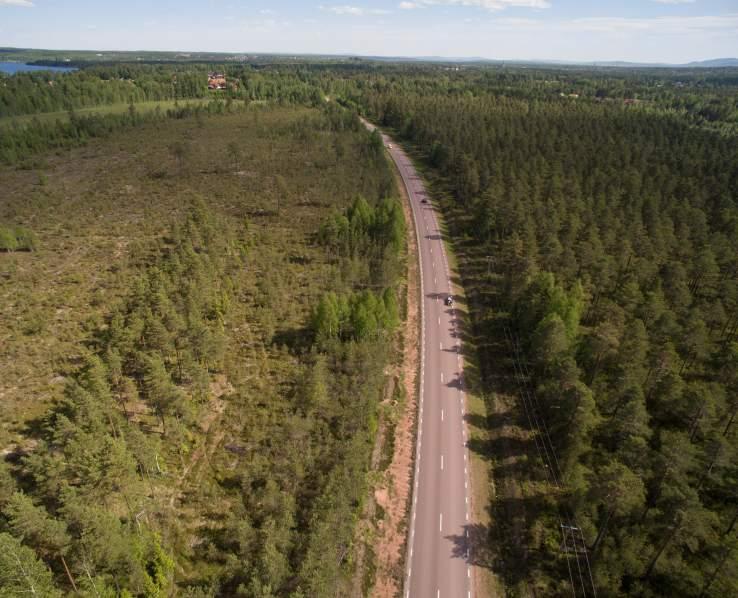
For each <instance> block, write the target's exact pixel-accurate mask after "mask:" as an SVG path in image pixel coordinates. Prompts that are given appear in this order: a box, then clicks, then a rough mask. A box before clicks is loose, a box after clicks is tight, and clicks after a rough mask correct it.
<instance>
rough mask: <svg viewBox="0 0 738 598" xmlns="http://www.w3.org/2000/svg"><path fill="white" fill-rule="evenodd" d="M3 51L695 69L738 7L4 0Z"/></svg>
mask: <svg viewBox="0 0 738 598" xmlns="http://www.w3.org/2000/svg"><path fill="white" fill-rule="evenodd" d="M0 46H19V47H36V48H55V49H62V48H74V49H97V50H138V49H147V50H201V51H226V52H249V53H259V52H285V53H328V54H344V53H348V54H363V55H384V56H398V55H403V56H482V57H486V58H495V59H504V60H511V59H525V60H528V59H547V60H632V61H663V62H687V61H691V60H702V59H707V58H716V57H728V56H730V57H733V56H738V0H586V1H585V0H364V1H361V0H338V1H336V2H333V1H331V0H315V1H311V0H307V1H305V0H300V1H297V0H248V1H238V0H178V1H174V0H125V1H117V2H107V1H105V0H102V1H100V0H98V1H94V0H0Z"/></svg>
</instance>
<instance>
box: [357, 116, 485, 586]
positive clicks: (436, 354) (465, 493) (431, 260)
mask: <svg viewBox="0 0 738 598" xmlns="http://www.w3.org/2000/svg"><path fill="white" fill-rule="evenodd" d="M365 124H366V125H367V127H369V128H370V129H372V128H373V127H372V125H370V124H369V123H365ZM382 137H383V140H384V144H385V147H387V151H388V152H389V154H390V155H391V156H392V159H393V160H394V162H395V164H396V165H397V168H398V170H399V171H400V175H401V176H402V180H403V181H404V183H405V187H406V188H407V192H408V196H409V198H410V204H411V207H412V213H413V218H414V220H415V230H416V232H417V235H418V250H419V254H420V273H421V276H420V278H421V281H420V288H421V295H422V301H421V310H420V313H421V331H422V335H421V336H422V337H421V354H420V355H421V372H420V398H419V407H418V438H417V446H416V458H415V476H414V482H413V483H414V487H413V497H412V508H411V512H410V522H409V526H408V529H409V536H408V552H407V558H406V563H407V568H406V570H405V580H404V595H405V596H406V597H417V598H470V597H471V595H472V578H471V567H470V565H469V559H468V548H467V526H468V525H469V524H470V516H471V504H470V501H471V486H470V476H469V455H468V451H467V448H466V439H467V431H466V425H465V422H464V413H465V394H464V391H463V385H462V371H463V363H462V357H461V338H460V334H459V328H458V324H459V322H458V320H457V318H456V316H455V311H454V306H453V304H452V305H451V306H448V305H446V304H445V299H446V298H447V297H448V296H449V295H451V293H452V287H451V280H450V271H449V265H448V260H447V258H446V251H445V248H444V246H443V240H442V236H441V231H440V229H439V226H438V218H437V215H436V212H435V211H434V209H433V206H432V205H431V203H430V198H429V196H428V194H427V193H426V191H425V186H424V185H423V182H422V180H421V179H420V177H419V176H418V174H417V172H416V171H415V168H414V167H413V165H412V162H411V161H410V159H409V158H408V157H407V155H406V154H405V152H403V151H402V148H400V147H398V146H397V145H396V144H395V143H394V142H393V141H392V140H391V139H390V138H389V137H387V136H386V135H382Z"/></svg>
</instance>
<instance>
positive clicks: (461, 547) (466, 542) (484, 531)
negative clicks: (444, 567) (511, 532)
mask: <svg viewBox="0 0 738 598" xmlns="http://www.w3.org/2000/svg"><path fill="white" fill-rule="evenodd" d="M446 539H447V540H450V541H451V542H452V543H453V548H452V553H451V555H452V556H453V558H457V559H464V560H465V561H466V562H467V564H469V565H473V566H475V567H484V568H485V569H492V568H493V566H494V560H495V555H494V553H493V551H492V550H491V549H490V546H491V543H492V534H491V530H490V528H489V526H487V525H482V524H480V523H472V524H468V525H465V526H464V533H462V534H459V535H454V534H452V535H449V536H446Z"/></svg>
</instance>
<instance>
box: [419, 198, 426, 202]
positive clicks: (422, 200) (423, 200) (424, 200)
mask: <svg viewBox="0 0 738 598" xmlns="http://www.w3.org/2000/svg"><path fill="white" fill-rule="evenodd" d="M420 203H428V200H427V199H425V198H423V199H421V200H420Z"/></svg>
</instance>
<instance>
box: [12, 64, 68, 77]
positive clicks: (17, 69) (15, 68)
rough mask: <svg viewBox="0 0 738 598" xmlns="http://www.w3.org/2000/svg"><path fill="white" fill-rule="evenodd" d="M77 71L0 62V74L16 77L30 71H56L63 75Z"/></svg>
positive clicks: (65, 68)
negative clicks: (15, 75) (17, 74)
mask: <svg viewBox="0 0 738 598" xmlns="http://www.w3.org/2000/svg"><path fill="white" fill-rule="evenodd" d="M76 70H77V69H74V68H71V67H67V66H38V65H36V64H23V63H22V62H0V72H2V73H9V74H11V75H14V74H15V73H27V72H29V71H56V72H61V73H68V72H69V71H76Z"/></svg>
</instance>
